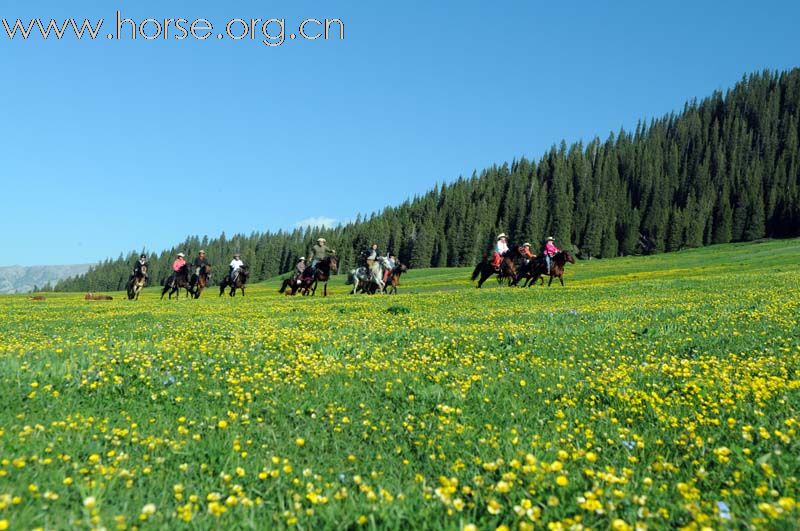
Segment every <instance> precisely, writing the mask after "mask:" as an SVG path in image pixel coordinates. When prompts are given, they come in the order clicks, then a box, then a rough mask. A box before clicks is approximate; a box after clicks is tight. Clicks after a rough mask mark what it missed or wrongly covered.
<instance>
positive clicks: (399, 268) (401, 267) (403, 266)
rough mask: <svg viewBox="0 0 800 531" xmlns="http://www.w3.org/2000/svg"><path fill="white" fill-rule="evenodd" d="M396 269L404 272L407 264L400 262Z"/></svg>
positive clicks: (406, 269)
mask: <svg viewBox="0 0 800 531" xmlns="http://www.w3.org/2000/svg"><path fill="white" fill-rule="evenodd" d="M397 270H398V271H400V272H401V273H405V272H406V271H408V266H407V265H405V264H400V265H398V266H397Z"/></svg>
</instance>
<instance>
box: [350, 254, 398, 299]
mask: <svg viewBox="0 0 800 531" xmlns="http://www.w3.org/2000/svg"><path fill="white" fill-rule="evenodd" d="M387 268H388V264H387V263H386V258H385V257H383V256H380V257H378V258H377V259H376V260H375V262H374V263H373V264H372V267H371V268H369V269H367V268H366V267H364V266H361V267H357V268H356V269H353V270H351V271H350V274H349V275H348V277H347V283H348V284H353V291H351V292H350V293H351V294H355V293H358V289H359V288H361V290H362V291H364V292H369V287H370V285H371V284H375V286H376V292H378V293H384V291H385V289H386V284H385V283H384V282H383V272H384V271H385V270H386V269H387Z"/></svg>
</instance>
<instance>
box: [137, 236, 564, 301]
mask: <svg viewBox="0 0 800 531" xmlns="http://www.w3.org/2000/svg"><path fill="white" fill-rule="evenodd" d="M560 253H561V250H560V249H559V248H558V247H556V244H555V239H554V238H553V237H552V236H550V237H548V238H547V239H546V240H545V242H544V244H543V245H542V247H541V250H540V252H539V254H538V255H537V254H534V253H533V252H532V250H531V244H530V243H528V242H525V243H523V244H522V245H521V246H519V247H517V248H515V249H511V248H510V247H509V244H508V235H507V234H506V233H504V232H503V233H500V234H498V235H497V238H496V243H495V246H494V253H493V255H492V258H491V261H489V265H490V267H489V268H487V269H488V270H487V271H485V272H484V273H483V275H487V273H488V275H491V274H497V275H498V276H499V277H500V278H501V279H504V278H514V277H516V276H517V273H518V272H517V271H512V270H510V269H514V263H515V260H521V262H522V263H521V264H520V265H521V268H522V269H528V270H532V269H534V266H537V265H538V266H540V267H541V269H542V273H546V274H547V275H551V270H552V267H553V258H554V257H555V256H556V255H557V254H560ZM565 254H566V255H567V256H568V260H569V261H572V258H571V256H569V254H568V253H565ZM335 256H336V250H335V249H331V248H330V247H328V244H327V241H326V240H325V238H317V241H316V243H315V244H314V245H313V246H312V248H311V254H310V257H309V259H306V257H305V256H301V257H300V258H299V259H298V261H297V263H296V264H295V267H294V272H293V276H292V277H291V278H290V279H288V280H287V281H286V283H285V286H287V287H291V288H292V290H291V292H292V293H294V292H295V291H296V290H297V289H299V288H300V287H301V286H304V285H305V286H310V285H311V284H313V283H314V282H315V280H317V279H320V278H322V279H324V281H325V282H327V274H329V273H330V272H331V271H330V269H331V262H333V269H334V271H333V272H334V273H335V272H336V271H335V267H336V265H335V264H336V262H335ZM321 264H322V265H323V266H324V268H325V271H324V274H323V275H318V273H321V272H319V271H318V270H319V268H320V265H321ZM357 265H358V267H357V268H356V269H354V270H353V271H351V273H350V275H351V278H350V279H349V280H348V282H349V283H353V284H355V285H354V287H353V293H356V292H357V291H358V290H359V289H360V290H361V291H369V292H374V291H376V290H380V291H381V292H382V291H384V288H385V286H386V285H387V283H388V282H389V279H390V278H391V277H392V275H393V274H395V275H397V276H398V277H399V274H398V273H401V272H403V271H405V269H406V268H405V266H403V265H402V264H400V262H399V261H398V260H397V257H396V256H395V255H394V254H391V253H388V252H387V253H386V254H385V255H382V254H381V253H380V252H379V251H378V245H377V244H373V245H372V246H371V247H370V248H369V249H366V250H365V251H363V252H362V253H361V254H360V255H359V259H358V264H357ZM148 266H149V264H148V262H147V255H146V254H142V255H141V256H140V257H139V259H138V260H137V261H136V263H135V264H134V266H133V272H132V273H131V275H130V277H129V278H128V292H129V296H131V287H132V286H134V285H135V283H136V282H137V281H139V282H140V283H141V284H142V285H143V284H144V283H146V282H147V281H148V280H149V276H148V274H147V269H148ZM478 267H480V264H479V266H478ZM171 269H172V274H171V275H170V276H169V277H168V278H167V280H166V281H165V283H164V289H165V292H166V291H167V289H168V288H174V289H175V290H177V288H179V287H186V289H187V290H188V292H190V293H192V294H194V295H195V296H196V297H197V296H199V290H197V289H196V288H197V286H202V287H205V286H206V285H207V284H208V282H209V281H210V276H211V264H210V263H209V261H208V258H207V257H206V252H205V251H204V250H203V249H201V250H200V251H198V253H197V256H196V257H195V258H194V260H193V261H192V263H191V265H190V264H189V263H188V262H187V261H186V256H185V255H184V254H183V253H178V254H177V255H176V256H175V259H174V261H173V262H172V267H171ZM477 272H478V268H476V274H474V275H473V278H477ZM247 275H248V271H247V265H246V264H245V263H244V262H243V261H242V257H241V255H240V254H239V253H234V254H233V259H232V260H231V261H230V263H229V264H228V273H227V275H226V276H225V277H224V278H223V280H222V282H221V289H220V293H222V290H223V289H224V288H225V286H226V285H227V286H232V287H233V286H237V285H239V286H241V285H242V280H245V281H246V277H247ZM488 275H487V276H488ZM484 280H485V278H482V279H481V281H480V282H479V286H480V284H482V283H483V281H484ZM514 280H516V278H514ZM562 284H563V280H562ZM359 286H360V288H359ZM282 291H283V290H282ZM306 291H308V290H306ZM170 295H171V294H170ZM162 296H163V295H162ZM131 298H132V297H131Z"/></svg>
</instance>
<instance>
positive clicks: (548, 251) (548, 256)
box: [542, 236, 561, 275]
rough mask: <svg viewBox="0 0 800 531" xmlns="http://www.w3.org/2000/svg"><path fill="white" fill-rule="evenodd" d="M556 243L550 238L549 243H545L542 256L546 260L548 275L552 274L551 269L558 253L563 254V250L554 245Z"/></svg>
mask: <svg viewBox="0 0 800 531" xmlns="http://www.w3.org/2000/svg"><path fill="white" fill-rule="evenodd" d="M555 241H556V240H555V238H553V237H552V236H548V237H547V241H545V243H544V247H543V248H542V255H544V260H545V262H546V263H547V274H548V275H549V274H550V267H551V265H552V263H553V256H555V255H556V253H559V252H561V250H560V249H559V248H558V247H556V244H555V243H554V242H555Z"/></svg>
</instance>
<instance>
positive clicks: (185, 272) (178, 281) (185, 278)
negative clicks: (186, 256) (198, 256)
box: [161, 264, 191, 299]
mask: <svg viewBox="0 0 800 531" xmlns="http://www.w3.org/2000/svg"><path fill="white" fill-rule="evenodd" d="M182 288H185V289H186V297H187V298H188V297H189V293H191V287H190V285H189V266H188V265H187V264H183V265H182V266H181V268H180V269H178V270H177V271H175V272H173V273H172V274H171V275H170V276H168V277H167V279H166V280H165V281H164V289H162V290H161V298H162V299H163V298H164V295H165V294H166V293H167V292H168V291H169V296H168V297H167V298H168V299H172V294H173V293H176V294H177V295H175V298H176V299H177V298H178V297H179V296H180V294H179V293H178V292H179V291H180V290H181V289H182Z"/></svg>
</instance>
